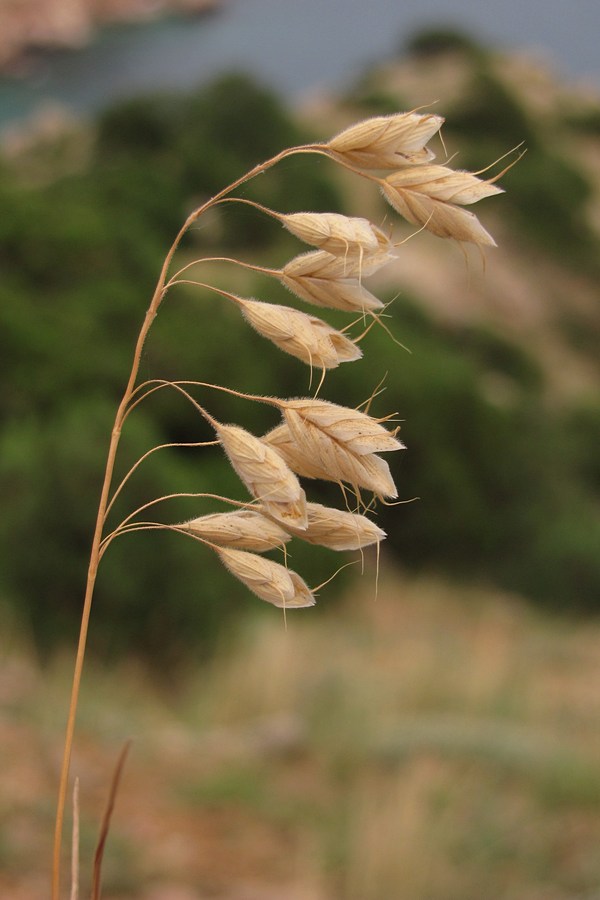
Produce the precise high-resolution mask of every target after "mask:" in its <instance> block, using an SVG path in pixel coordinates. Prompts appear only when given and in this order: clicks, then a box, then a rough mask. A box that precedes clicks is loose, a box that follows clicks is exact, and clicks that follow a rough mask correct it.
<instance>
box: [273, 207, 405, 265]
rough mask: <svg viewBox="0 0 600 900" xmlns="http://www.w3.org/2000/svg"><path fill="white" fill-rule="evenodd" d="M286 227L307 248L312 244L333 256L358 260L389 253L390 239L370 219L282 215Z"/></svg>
mask: <svg viewBox="0 0 600 900" xmlns="http://www.w3.org/2000/svg"><path fill="white" fill-rule="evenodd" d="M280 219H281V222H282V223H283V225H284V226H285V227H286V228H287V229H288V231H290V232H291V233H292V234H293V235H295V236H296V237H297V238H300V240H301V241H304V242H305V243H306V244H313V245H314V246H315V247H319V248H320V249H321V250H326V251H327V252H328V253H331V254H333V255H334V256H342V257H344V258H346V257H348V256H349V257H359V259H360V258H361V257H362V256H364V255H365V254H371V253H380V252H390V251H391V250H392V243H391V241H390V239H389V237H388V236H387V235H386V234H385V233H384V232H383V231H382V230H381V228H378V227H377V226H376V225H373V224H372V223H371V222H369V220H368V219H363V218H358V217H355V216H354V217H351V216H343V215H341V214H339V213H307V212H302V213H291V214H290V215H281V216H280Z"/></svg>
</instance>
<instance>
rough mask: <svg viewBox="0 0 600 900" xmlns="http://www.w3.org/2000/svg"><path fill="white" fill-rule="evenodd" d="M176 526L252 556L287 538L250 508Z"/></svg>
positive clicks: (205, 517)
mask: <svg viewBox="0 0 600 900" xmlns="http://www.w3.org/2000/svg"><path fill="white" fill-rule="evenodd" d="M180 527H181V528H184V529H185V530H186V531H189V532H191V533H192V534H194V535H197V536H198V537H201V538H203V539H204V540H207V541H211V542H212V543H215V544H219V545H220V546H222V547H233V548H234V549H236V550H250V551H252V552H254V553H263V552H264V551H265V550H273V549H274V548H276V547H282V546H283V545H284V544H285V543H286V542H287V541H289V539H290V535H289V533H288V532H287V531H284V530H283V528H281V527H280V526H279V525H277V524H276V522H274V521H273V520H272V519H269V518H267V517H266V516H264V515H262V514H261V513H260V512H257V511H256V510H252V509H237V510H234V511H232V512H225V513H212V514H210V515H206V516H199V517H197V518H195V519H191V520H190V521H189V522H184V523H183V524H182V525H181V526H180ZM299 533H300V532H299Z"/></svg>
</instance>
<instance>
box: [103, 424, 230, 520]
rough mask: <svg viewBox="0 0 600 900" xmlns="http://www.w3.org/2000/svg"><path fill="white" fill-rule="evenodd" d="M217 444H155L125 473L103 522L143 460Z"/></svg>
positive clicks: (107, 508) (206, 442) (201, 442)
mask: <svg viewBox="0 0 600 900" xmlns="http://www.w3.org/2000/svg"><path fill="white" fill-rule="evenodd" d="M218 443H219V442H218V441H175V442H173V443H169V444H157V445H156V447H151V448H150V450H146V452H145V453H144V454H142V456H140V458H139V459H138V460H136V462H134V464H133V465H132V467H131V468H130V470H129V472H127V474H126V475H125V476H124V478H123V479H122V481H121V483H120V484H119V486H118V488H117V489H116V490H115V492H114V494H113V495H112V498H111V501H110V503H109V504H108V506H107V507H106V513H105V514H104V521H106V519H107V517H108V514H109V512H110V511H111V509H112V507H113V505H114V503H115V500H116V499H117V497H118V496H119V494H120V493H121V491H122V490H123V488H124V487H125V485H126V484H127V482H128V481H129V479H130V478H131V476H132V475H133V473H134V472H135V470H136V469H137V468H138V466H140V465H141V464H142V463H143V462H144V460H145V459H147V458H148V457H149V456H151V455H152V454H153V453H156V451H157V450H167V449H169V448H170V447H211V446H214V445H215V444H218Z"/></svg>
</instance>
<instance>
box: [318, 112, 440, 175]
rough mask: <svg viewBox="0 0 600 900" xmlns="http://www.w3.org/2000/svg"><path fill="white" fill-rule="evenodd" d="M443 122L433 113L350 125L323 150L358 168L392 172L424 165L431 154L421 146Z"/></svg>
mask: <svg viewBox="0 0 600 900" xmlns="http://www.w3.org/2000/svg"><path fill="white" fill-rule="evenodd" d="M443 122H444V119H443V118H442V117H441V116H436V115H434V114H433V113H425V114H421V113H416V112H406V113H395V114H392V115H389V116H376V117H374V118H372V119H366V120H364V121H363V122H358V123H357V124H356V125H351V126H350V128H346V129H345V130H344V131H342V132H341V133H340V134H338V135H336V136H335V137H333V138H332V139H331V140H330V141H329V142H328V143H327V144H326V147H327V148H328V149H329V150H330V151H332V153H333V155H334V156H337V157H339V158H341V159H342V160H343V161H344V162H347V163H349V164H350V165H354V166H357V167H358V168H362V169H396V168H398V167H399V166H402V165H406V164H412V165H414V164H419V163H427V162H429V161H430V160H431V159H433V157H434V154H433V153H432V152H431V150H428V149H427V148H426V147H425V145H426V144H427V142H428V141H429V140H430V139H431V138H432V137H433V135H434V134H436V133H437V132H438V131H439V130H440V128H441V126H442V124H443Z"/></svg>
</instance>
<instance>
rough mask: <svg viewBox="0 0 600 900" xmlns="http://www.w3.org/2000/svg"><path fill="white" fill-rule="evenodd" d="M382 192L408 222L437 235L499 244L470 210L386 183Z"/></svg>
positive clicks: (491, 245) (472, 241)
mask: <svg viewBox="0 0 600 900" xmlns="http://www.w3.org/2000/svg"><path fill="white" fill-rule="evenodd" d="M382 192H383V195H384V197H385V198H386V200H387V201H388V203H389V204H390V205H391V206H393V208H394V209H395V210H396V212H398V213H400V215H401V216H403V217H404V218H405V219H406V220H407V221H408V222H412V223H414V224H415V225H419V226H421V227H424V228H425V229H426V230H427V231H430V232H431V233H432V234H435V235H436V236H437V237H442V238H453V239H454V240H456V241H460V242H465V243H472V244H478V245H479V246H484V247H495V246H496V242H495V240H494V238H493V237H492V236H491V234H490V233H489V232H488V231H486V229H485V228H484V227H483V225H482V224H481V222H480V221H479V219H478V218H477V216H476V215H474V213H472V212H470V211H469V210H466V209H462V208H461V207H459V206H454V205H453V204H451V203H444V202H442V201H440V200H435V199H433V198H431V197H426V196H425V195H424V194H419V193H418V192H416V191H410V190H399V189H397V188H393V187H392V186H391V185H388V184H386V183H385V182H384V183H383V184H382Z"/></svg>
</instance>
